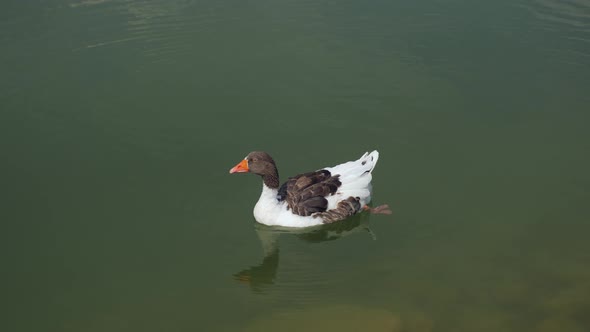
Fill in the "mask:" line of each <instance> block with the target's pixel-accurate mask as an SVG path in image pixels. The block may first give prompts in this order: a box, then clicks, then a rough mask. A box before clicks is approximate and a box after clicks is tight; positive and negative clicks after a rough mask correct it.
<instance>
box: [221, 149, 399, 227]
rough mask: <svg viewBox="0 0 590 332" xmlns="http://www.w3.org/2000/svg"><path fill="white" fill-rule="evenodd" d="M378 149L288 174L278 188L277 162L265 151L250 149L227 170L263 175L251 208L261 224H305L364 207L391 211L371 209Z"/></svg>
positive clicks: (384, 207) (336, 218) (340, 217)
mask: <svg viewBox="0 0 590 332" xmlns="http://www.w3.org/2000/svg"><path fill="white" fill-rule="evenodd" d="M378 159H379V152H377V151H373V152H371V153H365V154H364V155H362V157H360V158H359V159H358V160H355V161H349V162H346V163H343V164H340V165H336V166H334V167H326V168H323V169H320V170H318V171H315V172H309V173H304V174H300V175H297V176H294V177H291V178H289V179H288V180H287V182H285V183H283V185H282V186H280V187H279V173H278V171H277V167H276V164H275V162H274V160H273V159H272V158H271V156H270V155H268V153H266V152H261V151H254V152H250V153H249V154H248V156H246V158H244V160H242V161H241V162H240V163H238V164H237V165H236V166H234V167H233V168H232V169H231V170H230V171H229V172H230V173H243V172H250V173H254V174H258V175H260V176H261V177H262V193H261V194H260V198H259V199H258V203H256V206H255V207H254V218H255V219H256V221H258V222H259V223H261V224H265V225H271V226H273V225H278V226H285V227H308V226H315V225H321V224H325V223H332V222H335V221H339V220H343V219H346V218H347V217H349V216H352V215H354V214H356V213H358V212H361V211H363V210H367V211H370V212H372V213H382V214H391V210H389V207H388V206H387V205H382V206H379V207H376V208H370V207H368V206H367V204H368V203H369V202H370V201H371V179H372V174H371V172H372V171H373V169H374V168H375V165H376V164H377V160H378Z"/></svg>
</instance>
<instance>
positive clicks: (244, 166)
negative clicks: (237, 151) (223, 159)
mask: <svg viewBox="0 0 590 332" xmlns="http://www.w3.org/2000/svg"><path fill="white" fill-rule="evenodd" d="M229 172H230V173H245V172H250V169H249V168H248V160H246V159H244V160H242V161H240V163H239V164H237V165H236V166H234V168H232V169H230V170H229Z"/></svg>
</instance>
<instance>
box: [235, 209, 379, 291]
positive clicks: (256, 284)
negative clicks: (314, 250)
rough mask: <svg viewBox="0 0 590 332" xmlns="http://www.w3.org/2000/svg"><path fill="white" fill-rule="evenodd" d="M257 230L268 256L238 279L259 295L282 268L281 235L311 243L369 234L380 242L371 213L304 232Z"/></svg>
mask: <svg viewBox="0 0 590 332" xmlns="http://www.w3.org/2000/svg"><path fill="white" fill-rule="evenodd" d="M254 230H255V231H256V234H257V235H258V238H259V239H260V243H261V245H262V249H263V253H264V257H263V259H262V262H261V263H260V264H258V265H254V266H251V267H249V268H247V269H244V270H242V271H240V272H238V273H235V274H234V279H235V280H237V281H239V282H242V283H244V284H247V285H249V286H250V289H251V290H252V291H254V292H257V293H260V292H263V291H264V290H265V289H266V288H268V287H270V286H271V285H273V284H274V282H275V279H276V276H277V271H278V269H279V252H280V250H279V238H280V237H281V236H294V237H296V238H298V239H299V240H301V241H304V242H307V243H321V242H326V241H334V240H338V239H341V238H343V237H347V236H351V235H354V234H356V235H359V234H367V236H369V237H370V238H371V239H373V240H376V239H377V238H376V236H375V234H374V233H373V231H371V229H370V228H369V214H368V213H361V214H357V215H356V216H354V217H352V218H349V219H347V220H343V221H340V222H335V223H332V224H326V225H320V226H315V227H309V228H304V229H293V228H287V227H279V226H266V225H262V224H259V223H256V224H255V225H254Z"/></svg>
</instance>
